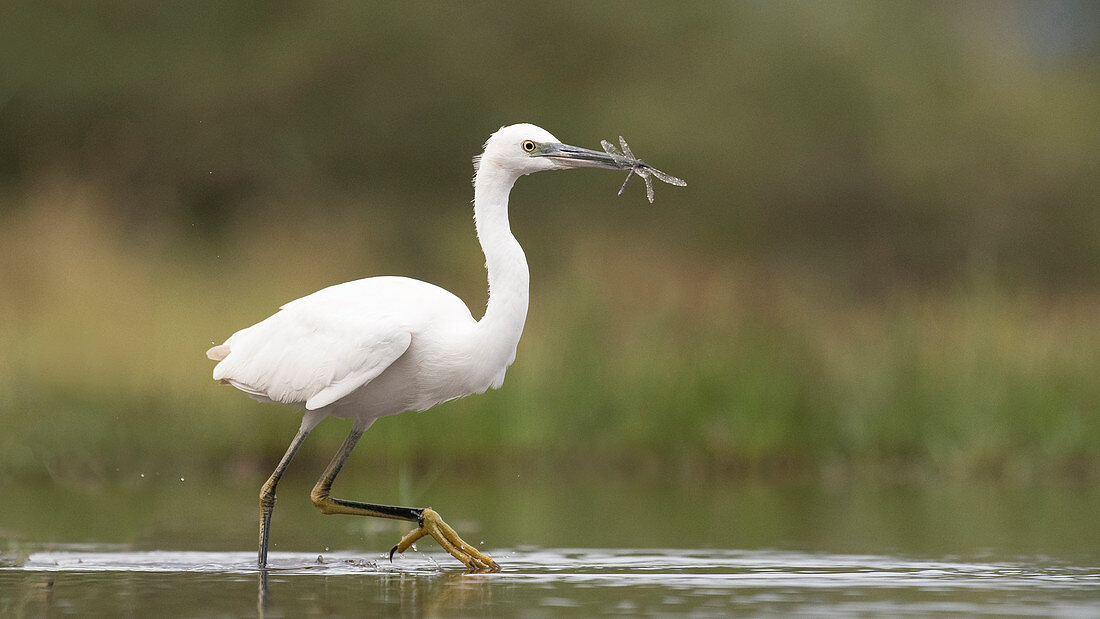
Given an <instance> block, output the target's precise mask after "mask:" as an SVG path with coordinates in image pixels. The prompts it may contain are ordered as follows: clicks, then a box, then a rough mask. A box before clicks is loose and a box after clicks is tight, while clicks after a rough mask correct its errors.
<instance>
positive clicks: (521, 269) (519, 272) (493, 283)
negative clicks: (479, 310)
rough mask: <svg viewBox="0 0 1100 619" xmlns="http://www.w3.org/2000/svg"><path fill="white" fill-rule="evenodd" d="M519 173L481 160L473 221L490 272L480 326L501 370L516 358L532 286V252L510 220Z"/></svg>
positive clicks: (487, 347) (483, 336)
mask: <svg viewBox="0 0 1100 619" xmlns="http://www.w3.org/2000/svg"><path fill="white" fill-rule="evenodd" d="M518 177H519V175H518V174H516V173H515V172H514V171H512V170H509V169H505V168H500V167H497V166H489V165H482V166H480V168H479V169H478V171H477V175H476V176H475V177H474V221H475V224H476V226H477V238H478V240H479V241H480V242H481V250H482V251H483V252H485V268H486V270H488V272H489V302H488V305H487V307H486V308H485V315H484V316H483V317H482V318H481V320H480V321H478V330H479V331H480V335H481V338H480V339H481V342H482V345H483V346H484V347H485V349H484V352H485V353H486V355H487V356H489V357H491V361H490V363H492V364H494V365H495V364H497V363H503V364H504V367H501V368H500V369H501V370H503V369H504V368H505V367H507V366H508V365H510V364H511V363H512V361H514V360H515V358H516V346H518V345H519V338H520V334H522V332H523V323H524V321H525V320H526V319H527V302H528V296H529V286H530V273H529V271H528V270H527V257H526V256H524V255H523V248H521V247H520V246H519V241H517V240H516V237H515V236H513V235H512V230H511V229H510V228H509V226H508V194H509V193H510V192H511V190H512V185H513V184H515V182H516V179H517V178H518Z"/></svg>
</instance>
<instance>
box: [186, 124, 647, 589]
mask: <svg viewBox="0 0 1100 619" xmlns="http://www.w3.org/2000/svg"><path fill="white" fill-rule="evenodd" d="M433 155H434V153H433ZM640 166H643V164H641V162H637V161H635V160H627V159H624V158H623V157H622V156H617V157H616V156H612V155H611V154H609V153H607V152H598V151H592V150H587V149H583V148H577V147H574V146H567V145H565V144H561V143H560V142H559V141H558V140H557V138H555V137H554V136H553V135H551V134H550V133H549V132H547V131H545V130H544V129H540V128H538V127H536V126H534V125H528V124H521V125H512V126H509V127H502V128H501V129H500V130H499V131H497V132H496V133H494V134H493V135H492V136H491V137H490V138H489V140H488V141H487V142H486V143H485V150H484V152H483V153H482V154H481V155H480V156H479V157H478V158H476V159H475V168H476V170H477V172H476V174H475V177H474V219H475V222H476V227H477V235H478V239H479V240H480V242H481V246H482V249H483V250H484V252H485V267H486V269H487V271H488V275H489V303H488V306H487V308H486V310H485V315H484V316H483V317H482V318H481V320H474V318H473V316H472V315H471V313H470V310H469V309H468V308H467V307H466V305H465V304H464V303H463V302H462V301H461V300H459V299H458V297H456V296H454V295H453V294H451V293H449V292H447V291H446V290H443V289H442V288H439V287H437V286H433V285H431V284H427V283H425V282H422V281H418V280H414V279H409V278H405V277H371V278H367V279H360V280H357V281H353V282H347V283H344V284H338V285H336V286H330V287H328V288H325V289H323V290H319V291H317V292H315V293H313V294H311V295H308V296H305V297H302V298H300V299H297V300H295V301H291V302H290V303H287V304H286V305H283V306H282V308H281V309H280V310H279V311H278V312H277V313H275V314H274V315H272V316H270V317H269V318H267V319H265V320H263V321H261V322H259V323H256V324H255V325H253V326H251V327H248V328H246V329H242V330H240V331H238V332H236V333H234V334H233V335H232V336H231V337H230V338H229V339H227V340H226V341H225V343H223V344H221V345H218V346H214V347H213V348H211V349H210V350H208V351H207V356H209V357H210V358H211V359H213V360H216V361H218V364H217V366H215V368H214V379H215V380H218V381H221V382H222V383H226V384H229V385H232V386H234V387H236V388H237V389H240V390H241V391H244V392H245V393H247V394H248V395H249V396H251V397H253V398H255V399H258V400H261V401H269V402H281V403H284V404H291V405H295V406H299V407H302V408H304V409H306V413H305V414H304V416H303V419H302V424H301V427H300V428H299V430H298V434H297V435H296V436H295V438H294V441H293V442H292V443H291V445H290V447H289V448H288V449H287V452H286V455H284V456H283V459H282V460H281V461H280V462H279V466H278V467H277V468H276V469H275V472H274V473H272V475H271V477H270V478H269V479H268V481H267V483H266V484H264V487H263V489H262V490H261V493H260V509H261V516H260V552H259V564H260V566H261V567H263V566H264V565H266V561H267V545H268V530H269V525H270V519H271V511H272V509H273V507H274V504H275V486H276V484H277V483H278V481H279V478H280V476H281V475H282V473H283V471H284V470H285V469H286V466H287V464H288V463H289V462H290V459H291V458H292V457H293V456H294V453H295V452H296V451H297V449H298V447H299V446H300V445H301V443H302V441H303V440H304V439H305V436H306V435H307V434H308V433H309V431H310V430H312V429H313V427H315V426H316V425H317V424H318V423H320V421H321V420H322V419H324V418H325V417H328V416H336V417H345V418H351V419H352V420H353V424H352V431H351V434H350V435H349V436H348V439H347V441H345V443H344V446H343V447H342V448H341V450H340V452H338V453H337V455H336V457H334V458H333V461H332V463H331V464H330V465H329V467H328V468H327V469H326V471H325V473H324V474H323V475H322V477H321V479H320V480H319V481H318V482H317V485H316V486H315V487H314V490H313V492H312V493H311V497H312V498H313V502H314V504H315V505H316V506H317V507H318V508H319V509H321V511H322V512H323V513H326V514H332V513H344V514H354V515H363V516H378V517H385V518H397V519H402V520H408V521H413V522H417V523H418V524H419V526H418V528H417V529H416V530H414V531H413V532H411V533H410V534H409V535H406V536H405V538H403V539H402V540H401V542H400V543H399V544H398V545H397V546H395V547H394V551H402V552H403V551H404V550H405V549H406V548H408V547H409V546H411V544H412V543H413V542H414V541H415V540H416V539H419V538H420V537H421V536H423V535H432V537H434V538H435V539H436V540H437V541H439V543H440V545H442V546H443V547H444V548H445V549H447V551H448V552H450V553H451V554H452V555H454V556H455V557H456V558H458V559H459V560H460V561H462V562H463V563H465V564H466V565H467V566H469V567H470V568H472V569H499V566H497V564H496V563H495V562H494V561H493V560H492V559H491V558H489V557H488V556H487V555H485V554H484V553H481V552H480V551H479V550H477V549H476V548H473V547H472V546H470V545H469V544H466V543H465V542H463V541H462V539H461V538H459V537H458V535H457V534H456V533H455V532H454V530H453V529H451V528H450V527H448V526H447V525H446V523H444V522H443V521H442V519H441V518H440V517H439V515H438V514H437V513H436V512H434V511H432V510H431V509H428V508H406V507H392V506H385V505H377V504H371V503H358V502H354V501H345V500H341V499H333V498H331V497H330V496H329V488H330V486H331V484H332V482H333V480H334V479H335V477H336V475H337V474H338V473H339V471H340V468H341V467H342V466H343V463H344V461H345V460H346V459H347V457H348V455H350V453H351V450H352V449H353V448H354V447H355V444H356V442H357V441H358V440H359V437H360V436H361V435H362V433H363V432H364V431H365V430H366V429H367V428H368V427H370V425H371V423H373V421H374V420H375V419H377V418H379V417H383V416H386V415H393V414H396V413H400V412H402V411H406V410H425V409H428V408H431V407H432V406H434V405H436V404H438V403H440V402H444V401H446V400H450V399H453V398H458V397H462V396H465V395H469V394H472V393H481V392H483V391H485V390H486V389H489V388H496V387H500V386H501V384H502V383H503V382H504V373H505V371H506V370H507V369H508V366H509V365H511V364H512V362H513V361H514V360H515V358H516V346H517V345H518V344H519V339H520V334H521V333H522V332H523V324H524V321H525V319H526V316H527V302H528V280H529V274H528V270H527V260H526V258H525V256H524V255H523V250H522V249H521V248H520V246H519V243H518V242H517V241H516V239H515V237H513V236H512V232H511V230H510V229H509V226H508V194H509V192H510V191H511V189H512V185H513V184H514V183H515V181H516V179H518V178H519V177H520V176H522V175H525V174H530V173H532V172H538V171H541V170H553V169H564V168H575V167H603V168H612V169H628V168H629V169H637V170H641V169H644V168H642V167H640ZM392 554H393V551H391V556H392Z"/></svg>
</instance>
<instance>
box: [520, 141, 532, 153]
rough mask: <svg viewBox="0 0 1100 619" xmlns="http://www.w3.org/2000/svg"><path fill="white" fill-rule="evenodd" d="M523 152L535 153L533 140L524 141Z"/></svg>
mask: <svg viewBox="0 0 1100 619" xmlns="http://www.w3.org/2000/svg"><path fill="white" fill-rule="evenodd" d="M523 150H525V151H527V152H529V153H533V152H535V143H534V142H532V141H531V140H524V141H523Z"/></svg>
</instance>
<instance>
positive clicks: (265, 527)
mask: <svg viewBox="0 0 1100 619" xmlns="http://www.w3.org/2000/svg"><path fill="white" fill-rule="evenodd" d="M311 429H312V428H307V427H306V424H304V423H303V424H302V427H300V428H298V433H297V434H295V435H294V440H293V441H291V442H290V447H288V448H287V450H286V453H285V454H283V459H282V460H279V465H278V466H276V467H275V471H274V472H273V473H271V477H268V478H267V481H266V482H264V485H263V486H262V487H261V488H260V555H259V557H258V559H257V563H258V564H259V566H260V567H261V568H264V567H267V538H268V535H269V534H270V532H271V512H272V511H273V510H274V509H275V486H277V485H278V484H279V479H280V478H281V477H282V476H283V471H285V470H286V467H287V466H288V465H289V464H290V461H291V459H292V458H294V454H295V453H297V452H298V448H299V447H301V446H302V441H304V440H306V436H307V435H308V434H309V431H310V430H311Z"/></svg>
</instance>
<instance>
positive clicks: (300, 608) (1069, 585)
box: [0, 549, 1100, 616]
mask: <svg viewBox="0 0 1100 619" xmlns="http://www.w3.org/2000/svg"><path fill="white" fill-rule="evenodd" d="M498 553H499V554H500V556H501V557H507V559H508V562H507V564H506V567H505V571H503V572H501V573H497V574H465V573H461V572H457V571H449V570H443V569H441V568H440V567H439V564H438V563H436V559H437V558H438V559H441V560H445V556H443V555H438V556H436V557H433V556H431V555H425V554H420V555H418V556H417V557H415V558H412V559H407V560H400V561H397V562H395V563H393V564H390V563H388V562H385V561H379V562H377V563H376V562H372V561H363V560H362V559H360V558H357V557H355V556H353V555H350V554H342V553H335V554H333V555H329V556H325V557H323V558H319V557H317V556H316V555H306V554H304V553H278V554H276V555H273V556H272V557H271V563H270V566H269V568H268V569H265V570H258V569H257V568H256V567H255V555H254V553H252V552H239V553H218V552H164V551H156V552H117V551H115V552H97V551H94V550H67V551H49V552H32V553H30V555H29V556H28V557H27V558H26V559H25V560H24V561H22V562H21V565H14V564H13V565H9V566H8V567H0V592H3V591H7V590H16V591H18V592H19V593H18V595H17V596H15V597H12V598H7V599H6V598H5V597H4V594H3V593H0V614H4V615H7V614H15V615H16V616H18V615H35V614H49V613H50V612H56V611H64V612H69V611H71V610H72V609H78V610H79V611H80V612H82V613H89V614H108V615H112V614H131V615H132V614H138V615H140V614H145V613H146V612H148V611H149V610H151V609H156V610H158V611H160V612H164V613H170V614H177V613H179V614H195V613H196V612H197V613H199V614H232V615H242V614H251V612H252V610H251V609H249V608H248V606H244V605H243V603H244V602H245V601H246V600H248V599H249V598H251V595H249V592H248V589H251V591H252V593H253V594H255V595H256V596H257V597H256V598H255V606H254V608H255V612H256V614H257V615H259V616H265V615H274V616H297V615H302V614H361V613H362V612H363V611H364V609H370V612H371V613H377V614H384V615H397V614H401V615H416V616H419V615H429V616H430V615H471V614H486V613H490V614H514V613H515V612H516V611H519V610H525V611H530V610H531V609H539V608H541V609H543V610H545V611H546V613H545V614H547V615H554V614H557V613H558V612H560V611H561V610H562V609H563V608H570V609H577V612H579V613H581V614H596V613H604V612H625V613H628V614H653V613H657V614H662V613H663V614H668V613H675V614H682V613H692V612H701V613H704V614H720V613H724V612H731V611H732V612H744V611H752V612H760V611H771V612H779V613H807V612H812V613H834V614H848V613H854V614H860V613H887V614H926V613H936V612H953V613H963V614H969V613H1002V614H1048V613H1058V614H1088V612H1091V611H1093V610H1095V608H1096V604H1097V603H1098V602H1100V599H1098V591H1100V569H1097V568H1095V567H1079V566H1073V565H1068V564H1065V563H1062V562H1058V561H1054V560H1051V559H1049V558H1042V559H1031V560H1015V561H990V560H978V559H971V560H964V559H961V558H957V557H951V558H914V557H905V556H890V555H886V556H880V555H840V554H828V553H803V552H788V551H774V550H765V551H729V550H638V549H634V550H629V549H605V550H598V549H575V550H550V549H524V550H515V551H498ZM0 566H2V563H0ZM11 583H15V584H16V585H17V586H16V587H14V589H13V588H10V587H8V586H7V585H9V584H11ZM242 587H247V589H242ZM248 605H251V602H248ZM9 611H11V612H9ZM143 611H144V612H143ZM536 614H537V613H536Z"/></svg>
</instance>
